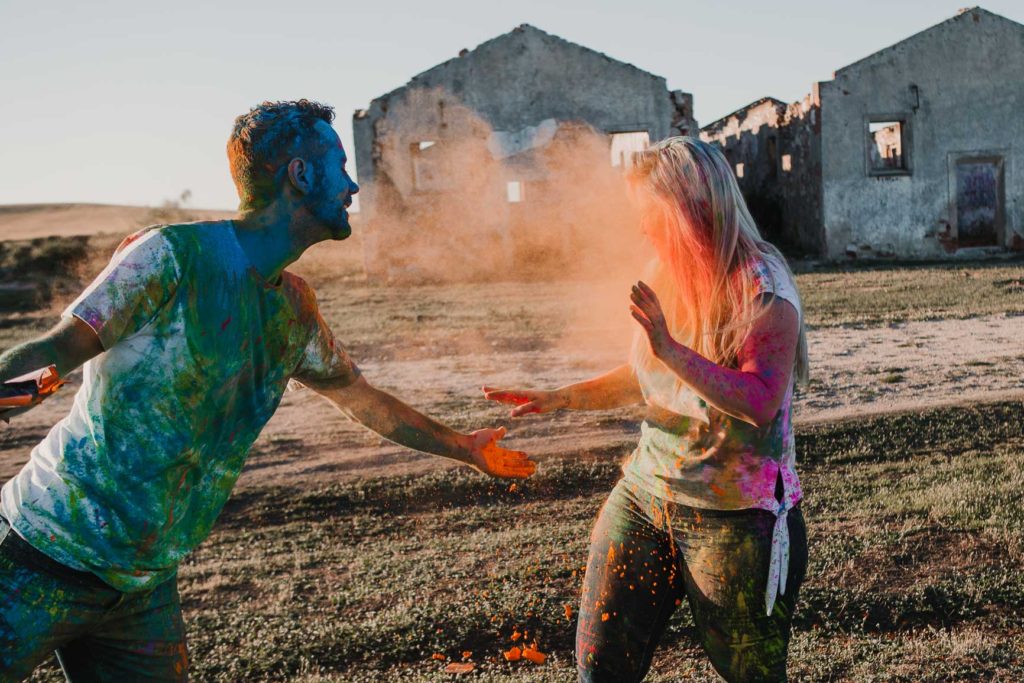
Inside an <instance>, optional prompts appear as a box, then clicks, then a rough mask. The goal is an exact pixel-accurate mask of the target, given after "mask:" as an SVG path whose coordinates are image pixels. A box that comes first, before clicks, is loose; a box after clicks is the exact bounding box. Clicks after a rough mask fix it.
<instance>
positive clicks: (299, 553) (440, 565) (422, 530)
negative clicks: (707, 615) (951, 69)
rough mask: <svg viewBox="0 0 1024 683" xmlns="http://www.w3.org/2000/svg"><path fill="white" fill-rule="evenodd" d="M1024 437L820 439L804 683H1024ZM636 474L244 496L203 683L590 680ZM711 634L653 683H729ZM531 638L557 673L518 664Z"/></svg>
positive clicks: (676, 644)
mask: <svg viewBox="0 0 1024 683" xmlns="http://www.w3.org/2000/svg"><path fill="white" fill-rule="evenodd" d="M1022 420H1024V406H1022V405H1021V404H1019V403H1006V404H995V405H989V406H984V407H979V408H972V409H943V410H934V411H929V412H926V413H923V414H909V415H894V416H888V417H881V418H874V419H871V420H868V421H857V422H849V423H843V424H838V425H821V426H816V427H813V428H806V429H803V430H801V431H800V433H799V434H798V443H799V453H798V458H799V459H800V461H801V462H802V472H803V479H804V488H805V490H806V491H808V492H809V493H808V494H807V497H806V499H805V501H804V503H803V505H804V509H805V514H806V517H807V520H808V526H809V529H810V548H811V552H810V555H811V562H810V569H809V574H808V579H807V582H806V583H805V585H804V588H803V590H802V591H801V597H800V604H799V607H798V616H797V620H796V626H795V633H794V639H793V645H792V654H791V658H790V673H791V678H792V679H793V680H798V681H821V682H824V681H879V682H882V681H885V682H891V681H906V682H908V683H910V682H923V681H952V680H977V681H991V680H997V681H1020V680H1024V575H1022V573H1021V572H1020V571H1019V568H1020V566H1021V561H1022V559H1024V509H1022V507H1021V505H1020V491H1021V490H1022V489H1024V435H1022V432H1021V429H1020V425H1021V423H1022ZM616 459H617V458H614V457H608V456H607V455H593V456H591V457H582V458H578V459H574V460H571V461H570V460H549V461H548V462H546V463H545V464H544V466H543V467H542V469H541V471H540V472H539V474H538V475H537V476H536V477H535V478H534V479H533V480H531V481H529V482H525V483H521V484H519V485H518V486H517V487H515V489H514V490H510V487H509V486H507V485H498V484H496V483H493V482H491V481H488V480H485V479H483V478H482V477H479V476H475V475H473V474H470V473H467V472H465V471H463V470H455V471H448V472H438V473H435V474H431V475H428V476H419V477H415V478H411V477H385V478H380V479H374V480H366V481H362V482H359V483H349V484H328V485H325V486H323V487H322V488H318V489H315V490H308V491H295V490H293V489H285V488H259V487H256V488H250V489H248V490H247V491H246V492H245V493H244V494H242V495H236V496H235V497H234V498H233V499H232V500H231V501H230V502H229V505H228V507H227V509H226V510H225V513H224V515H223V517H222V519H221V521H220V522H219V523H218V526H217V528H216V530H215V531H214V534H213V535H212V536H211V538H210V539H209V540H208V541H207V542H206V543H204V544H203V545H202V546H201V547H200V549H199V550H198V551H197V552H196V553H195V554H194V555H193V556H192V557H191V558H190V559H189V560H188V561H187V562H186V563H185V564H184V565H183V566H182V569H181V572H180V577H181V584H180V585H181V590H182V595H183V599H184V609H185V616H186V621H187V624H188V629H189V642H190V648H191V653H192V658H193V676H194V679H195V680H202V681H243V680H244V681H262V680H298V681H447V680H452V676H451V675H450V674H446V673H444V671H443V669H444V666H445V662H444V661H439V660H437V659H434V658H433V655H435V654H436V655H443V656H444V657H446V658H448V659H449V660H450V661H460V660H462V659H463V655H462V653H463V652H465V651H468V652H470V653H472V654H471V655H470V656H469V660H470V661H472V662H473V663H474V664H475V665H476V671H475V674H474V676H473V680H481V681H565V680H570V679H571V678H572V676H573V674H572V669H571V667H572V642H573V629H574V618H573V617H569V618H566V612H565V606H566V605H569V606H570V607H571V609H572V612H573V615H574V614H575V609H576V603H577V600H578V596H579V590H580V582H581V578H582V571H581V570H582V567H583V565H584V562H585V559H586V541H587V535H588V531H589V527H590V525H591V522H592V520H593V518H594V516H595V515H596V513H597V510H598V508H599V506H600V504H601V502H602V500H603V497H604V496H605V495H606V494H607V492H608V491H609V490H610V488H611V486H612V484H613V483H614V481H615V479H616V477H617V466H616V462H615V460H616ZM254 464H255V465H257V466H258V464H259V463H258V462H257V463H254ZM691 628H692V623H691V621H690V618H689V616H688V614H687V613H686V610H685V607H684V608H683V609H682V610H680V611H679V612H678V613H677V614H676V616H675V617H674V618H673V621H672V624H671V627H670V629H669V631H668V633H667V634H666V636H665V639H664V641H663V642H662V644H661V647H660V649H659V651H658V655H657V656H656V658H655V665H654V670H653V672H652V675H651V677H650V678H649V680H651V681H683V680H694V681H713V680H717V679H716V677H715V676H714V674H713V673H712V672H711V670H710V669H709V667H708V665H707V664H706V663H705V659H704V657H703V655H702V653H701V652H700V651H699V650H698V649H697V648H696V647H695V646H694V641H693V639H692V637H691V633H690V631H691ZM514 630H519V631H521V632H522V631H526V632H528V638H529V639H530V640H533V639H536V641H537V644H538V646H539V647H540V649H541V650H542V651H544V652H546V653H547V654H548V655H549V659H548V662H547V663H546V664H544V665H543V666H536V665H533V664H530V663H526V662H519V663H515V664H512V663H508V662H505V661H504V660H503V658H501V656H500V653H501V651H502V650H503V649H507V648H508V647H510V646H511V645H512V641H511V639H510V636H511V634H512V633H513V631H514ZM54 673H55V672H54V671H53V670H52V669H50V670H49V671H40V672H38V673H37V675H36V677H35V678H34V679H33V680H36V681H44V680H56V679H55V678H54Z"/></svg>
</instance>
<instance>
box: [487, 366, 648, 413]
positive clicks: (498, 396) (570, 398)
mask: <svg viewBox="0 0 1024 683" xmlns="http://www.w3.org/2000/svg"><path fill="white" fill-rule="evenodd" d="M484 398H487V399H489V400H491V401H498V402H499V403H511V404H513V405H515V406H516V407H515V408H513V409H512V413H511V415H512V417H521V416H523V415H528V414H530V413H547V412H550V411H552V410H558V409H560V408H566V409H569V410H607V409H609V408H620V407H622V406H628V405H633V404H634V403H642V402H643V400H644V397H643V394H642V393H641V391H640V384H639V383H638V382H637V380H636V375H635V374H633V369H632V368H631V367H630V366H629V365H620V366H619V367H617V368H615V369H614V370H612V371H610V372H606V373H605V374H603V375H599V376H598V377H594V378H593V379H589V380H586V381H584V382H577V383H576V384H567V385H566V386H564V387H560V388H558V389H554V390H552V391H532V390H529V389H496V388H494V387H484Z"/></svg>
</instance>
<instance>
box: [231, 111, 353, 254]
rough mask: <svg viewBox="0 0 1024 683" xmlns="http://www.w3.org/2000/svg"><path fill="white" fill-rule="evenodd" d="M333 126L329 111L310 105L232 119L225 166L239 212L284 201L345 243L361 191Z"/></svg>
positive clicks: (261, 112)
mask: <svg viewBox="0 0 1024 683" xmlns="http://www.w3.org/2000/svg"><path fill="white" fill-rule="evenodd" d="M333 120H334V109H333V108H331V107H329V106H327V105H324V104H320V103H318V102H310V101H309V100H298V101H295V102H263V103H262V104H260V105H257V106H255V107H253V108H252V109H250V110H249V113H247V114H243V115H241V116H239V117H238V118H237V119H235V125H234V129H233V130H232V132H231V138H230V139H229V140H228V161H229V163H230V165H231V177H232V179H233V180H234V181H235V187H236V188H237V189H238V197H239V200H240V202H241V206H240V208H241V209H242V210H259V209H262V208H265V207H267V206H269V205H270V204H271V203H273V202H274V201H275V200H277V199H278V198H280V197H282V195H284V196H287V197H288V198H289V199H291V200H292V201H294V202H296V203H298V204H300V205H302V207H303V208H304V209H305V210H306V211H307V212H308V213H309V214H310V215H311V216H312V217H313V218H314V219H316V220H317V221H318V222H320V223H322V224H323V225H324V227H326V228H327V229H328V231H329V232H330V234H331V236H332V237H334V238H335V239H344V238H345V237H348V236H349V234H350V233H351V231H352V230H351V227H350V226H349V223H348V212H347V211H346V207H348V205H349V204H351V203H352V195H354V194H355V193H356V192H358V191H359V187H358V186H357V185H356V184H355V182H354V181H353V180H352V179H351V178H350V177H349V175H348V173H347V172H346V171H345V162H346V157H345V150H344V149H343V148H342V146H341V140H340V139H339V138H338V134H337V133H336V132H335V131H334V129H333V128H332V127H331V121H333Z"/></svg>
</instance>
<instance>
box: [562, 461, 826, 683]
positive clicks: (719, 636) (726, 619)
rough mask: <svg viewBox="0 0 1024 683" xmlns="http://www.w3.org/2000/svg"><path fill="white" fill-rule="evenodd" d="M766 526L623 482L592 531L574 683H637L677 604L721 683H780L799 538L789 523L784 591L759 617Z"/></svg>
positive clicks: (796, 522)
mask: <svg viewBox="0 0 1024 683" xmlns="http://www.w3.org/2000/svg"><path fill="white" fill-rule="evenodd" d="M774 524H775V516H774V515H773V514H772V513H771V512H767V511H765V510H760V509H749V510H730V511H720V510H705V509H698V508H691V507H686V506H682V505H677V504H675V503H672V502H670V501H666V500H664V499H662V498H658V497H656V496H652V495H651V494H649V493H646V492H644V491H643V490H641V489H638V488H637V487H636V486H635V485H632V484H629V483H627V482H625V481H624V480H620V481H619V483H618V484H617V485H616V486H615V488H614V489H613V490H612V493H611V495H610V496H608V500H607V501H606V502H605V504H604V507H603V508H602V509H601V513H600V515H599V516H598V518H597V522H596V524H595V525H594V531H593V533H592V534H591V538H590V557H589V559H588V561H587V574H586V578H585V579H584V582H583V596H582V600H581V604H580V611H579V625H578V628H577V631H576V664H577V669H578V672H579V677H580V681H583V682H585V683H598V682H604V681H609V682H611V681H614V682H616V683H628V682H630V681H640V680H642V679H643V677H644V676H645V675H646V674H647V670H648V669H649V668H650V666H651V657H652V655H653V654H654V648H655V647H656V646H657V644H658V640H659V639H660V638H661V634H662V633H663V632H664V630H665V627H666V625H667V624H668V620H669V617H670V616H671V615H672V613H673V612H674V611H675V609H676V607H678V606H679V605H680V604H682V601H683V599H684V598H685V599H686V601H687V602H688V603H689V605H690V610H691V612H692V614H693V621H694V623H695V624H696V629H697V637H698V639H699V640H700V644H701V646H702V647H703V648H704V651H705V652H706V653H707V655H708V657H709V658H710V659H711V663H712V665H713V666H714V667H715V670H716V671H718V673H719V674H721V676H722V677H723V678H725V680H726V681H729V682H730V683H732V682H734V681H744V682H746V681H772V682H773V683H774V682H777V681H785V680H786V655H787V651H788V647H789V631H790V624H791V623H792V618H793V608H794V606H795V605H796V599H797V591H798V589H799V588H800V584H801V582H802V581H803V579H804V575H805V573H806V571H807V529H806V527H805V525H804V520H803V515H802V514H801V513H800V508H799V507H796V508H794V509H792V510H790V511H789V513H788V525H789V538H790V557H789V575H788V578H787V581H786V591H785V594H784V595H780V596H779V597H778V599H777V600H776V602H775V607H774V610H773V611H772V613H771V615H767V614H766V613H765V590H766V587H767V583H768V564H769V559H770V553H771V543H772V530H773V528H774Z"/></svg>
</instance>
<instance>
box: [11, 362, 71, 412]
mask: <svg viewBox="0 0 1024 683" xmlns="http://www.w3.org/2000/svg"><path fill="white" fill-rule="evenodd" d="M62 386H64V380H63V379H62V378H61V377H60V375H59V374H57V366H56V365H50V366H49V367H45V368H39V369H38V370H33V371H32V372H29V373H26V374H24V375H21V376H19V377H14V378H12V379H9V380H7V381H6V382H4V383H3V384H0V420H3V421H4V422H10V420H11V418H12V417H14V416H16V415H21V414H22V413H24V412H26V411H27V410H29V409H31V408H34V407H35V406H37V405H39V404H40V403H41V402H42V401H43V399H45V398H48V397H49V396H51V395H53V394H54V392H56V391H57V390H58V389H60V388H61V387H62Z"/></svg>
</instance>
